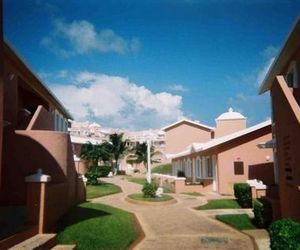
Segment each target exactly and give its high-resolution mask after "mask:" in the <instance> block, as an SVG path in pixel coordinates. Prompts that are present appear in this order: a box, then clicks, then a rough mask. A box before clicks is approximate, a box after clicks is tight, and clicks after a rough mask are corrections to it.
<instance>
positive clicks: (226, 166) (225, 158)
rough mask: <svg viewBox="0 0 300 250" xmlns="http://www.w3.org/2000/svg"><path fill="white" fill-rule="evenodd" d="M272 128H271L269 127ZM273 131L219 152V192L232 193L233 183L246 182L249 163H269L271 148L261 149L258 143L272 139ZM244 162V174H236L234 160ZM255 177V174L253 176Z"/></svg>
mask: <svg viewBox="0 0 300 250" xmlns="http://www.w3.org/2000/svg"><path fill="white" fill-rule="evenodd" d="M269 129H270V128H269ZM271 138H272V137H271V133H269V134H267V135H263V136H259V135H258V137H257V138H255V139H253V140H251V141H249V142H245V143H241V144H239V145H236V146H234V147H232V148H228V149H227V150H226V151H223V152H221V153H219V154H218V177H219V180H218V187H219V193H224V194H232V193H233V184H234V183H238V182H246V181H247V180H248V179H249V165H255V164H259V163H267V162H268V161H267V159H266V157H271V159H272V155H273V153H272V150H271V149H259V148H258V147H257V144H259V143H261V142H266V141H269V140H271ZM235 161H243V162H244V174H243V175H235V174H234V162H235ZM252 177H253V176H252Z"/></svg>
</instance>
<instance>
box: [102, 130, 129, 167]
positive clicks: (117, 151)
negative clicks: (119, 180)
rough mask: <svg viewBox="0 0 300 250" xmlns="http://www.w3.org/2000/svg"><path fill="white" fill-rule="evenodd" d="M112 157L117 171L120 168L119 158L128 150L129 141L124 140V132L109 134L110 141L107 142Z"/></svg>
mask: <svg viewBox="0 0 300 250" xmlns="http://www.w3.org/2000/svg"><path fill="white" fill-rule="evenodd" d="M106 146H107V148H108V150H109V153H110V155H111V157H112V158H113V159H114V160H115V171H117V170H118V163H119V160H120V159H121V158H122V157H123V156H124V154H125V153H126V152H127V149H128V147H127V141H126V140H123V133H121V134H117V133H114V134H111V135H110V136H109V142H107V144H106Z"/></svg>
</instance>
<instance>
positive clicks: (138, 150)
mask: <svg viewBox="0 0 300 250" xmlns="http://www.w3.org/2000/svg"><path fill="white" fill-rule="evenodd" d="M147 154H148V152H147V143H146V142H143V143H138V144H137V145H136V146H135V149H134V155H135V157H136V158H135V162H136V163H143V164H144V165H145V167H146V168H147V169H148V155H147ZM156 154H157V152H155V151H154V147H153V146H151V147H150V161H151V163H158V162H159V161H158V160H154V159H152V158H153V156H155V155H156Z"/></svg>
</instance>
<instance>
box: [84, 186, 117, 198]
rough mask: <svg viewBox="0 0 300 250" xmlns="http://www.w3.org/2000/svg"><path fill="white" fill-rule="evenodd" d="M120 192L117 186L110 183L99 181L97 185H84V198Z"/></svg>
mask: <svg viewBox="0 0 300 250" xmlns="http://www.w3.org/2000/svg"><path fill="white" fill-rule="evenodd" d="M120 192H122V190H121V188H120V187H119V186H116V185H114V184H111V183H101V184H99V185H95V186H93V185H87V187H86V198H87V199H93V198H97V197H101V196H105V195H109V194H115V193H120Z"/></svg>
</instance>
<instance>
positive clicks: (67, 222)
mask: <svg viewBox="0 0 300 250" xmlns="http://www.w3.org/2000/svg"><path fill="white" fill-rule="evenodd" d="M88 204H91V203H88ZM108 215H112V214H110V213H107V212H105V211H102V210H98V209H93V208H87V207H82V206H76V207H74V208H72V209H71V210H69V211H68V212H67V214H65V216H64V217H63V219H62V220H61V221H60V223H59V227H58V231H59V232H60V231H63V230H64V229H65V228H66V227H69V226H72V225H75V224H77V223H82V222H83V221H86V220H89V219H93V218H98V217H103V216H108Z"/></svg>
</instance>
